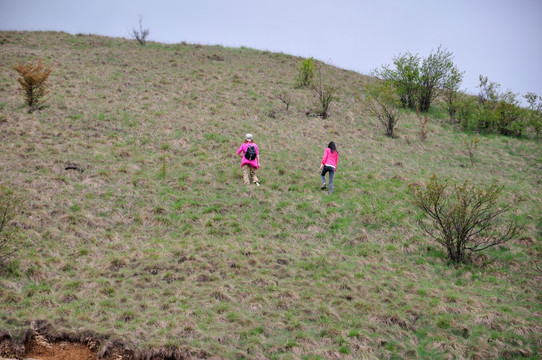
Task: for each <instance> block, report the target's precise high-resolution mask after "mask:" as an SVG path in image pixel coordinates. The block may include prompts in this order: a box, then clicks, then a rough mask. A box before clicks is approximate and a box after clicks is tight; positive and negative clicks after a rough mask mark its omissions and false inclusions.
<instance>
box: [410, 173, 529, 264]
mask: <svg viewBox="0 0 542 360" xmlns="http://www.w3.org/2000/svg"><path fill="white" fill-rule="evenodd" d="M503 189H504V187H503V186H502V185H499V184H497V183H492V184H490V185H487V186H481V187H476V186H474V185H473V184H471V183H470V182H469V181H465V182H464V183H461V184H457V183H454V182H452V181H450V180H448V179H445V180H441V179H439V178H438V177H437V176H435V175H433V176H431V178H430V179H429V181H428V182H427V183H426V184H425V186H419V185H410V191H411V194H412V202H413V204H414V205H415V206H417V207H418V208H420V209H421V210H422V211H423V218H422V219H421V220H420V221H419V224H420V227H421V228H422V230H423V231H424V232H425V233H426V234H427V235H429V236H430V237H431V238H433V239H434V240H436V241H437V242H438V243H439V244H441V245H442V246H444V247H445V248H446V251H447V254H448V258H449V259H450V260H451V261H452V262H454V263H460V262H465V261H466V260H467V258H468V255H469V254H470V253H472V252H477V251H482V250H485V249H487V248H490V247H492V246H496V245H500V244H504V243H506V242H508V241H510V240H511V239H513V238H514V237H516V236H517V235H518V234H519V233H520V231H521V229H522V226H521V225H520V224H519V223H518V222H517V221H514V220H512V221H509V222H506V221H501V217H502V215H504V214H506V213H508V212H509V211H511V210H512V209H513V208H514V207H515V205H516V204H517V203H518V202H519V201H521V198H519V197H516V198H514V199H513V200H511V201H508V202H506V203H504V202H503V203H501V202H499V197H500V195H501V194H502V191H503Z"/></svg>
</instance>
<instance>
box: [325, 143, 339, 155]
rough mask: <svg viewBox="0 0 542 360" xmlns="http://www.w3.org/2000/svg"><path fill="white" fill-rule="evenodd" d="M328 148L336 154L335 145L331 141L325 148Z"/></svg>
mask: <svg viewBox="0 0 542 360" xmlns="http://www.w3.org/2000/svg"><path fill="white" fill-rule="evenodd" d="M327 147H328V148H330V149H331V152H332V153H334V152H338V151H337V146H336V145H335V143H334V142H333V141H332V142H330V143H329V145H328V146H327Z"/></svg>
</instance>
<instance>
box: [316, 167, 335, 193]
mask: <svg viewBox="0 0 542 360" xmlns="http://www.w3.org/2000/svg"><path fill="white" fill-rule="evenodd" d="M327 172H329V182H328V188H329V194H331V193H332V192H333V178H334V177H335V169H334V168H332V167H331V166H324V168H323V169H322V173H321V174H320V177H321V178H322V184H325V183H326V173H327Z"/></svg>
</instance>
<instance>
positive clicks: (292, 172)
mask: <svg viewBox="0 0 542 360" xmlns="http://www.w3.org/2000/svg"><path fill="white" fill-rule="evenodd" d="M0 37H1V38H2V39H3V40H5V42H4V43H3V44H2V45H0V48H1V50H2V51H0V58H1V60H2V61H1V64H2V65H0V81H1V82H2V84H3V85H2V87H1V88H0V98H2V101H1V103H0V104H1V106H0V118H1V119H5V120H6V121H2V122H0V130H1V135H0V136H1V142H0V174H2V177H1V179H0V181H1V182H3V183H8V184H10V185H12V186H15V187H17V188H19V189H24V191H25V192H27V193H28V198H29V201H28V202H27V203H26V208H25V211H24V212H23V213H22V215H21V218H20V219H19V222H18V223H19V225H20V227H21V235H22V237H21V240H20V241H21V243H20V245H21V246H20V250H19V252H18V254H17V259H18V263H14V264H13V265H11V268H10V269H9V270H10V271H7V272H4V273H3V274H2V275H1V276H0V304H1V305H0V329H2V330H8V331H14V332H16V331H21V330H22V329H24V328H25V327H26V326H27V324H28V321H29V320H32V319H36V318H44V319H49V320H50V321H51V322H52V323H53V324H55V326H57V327H59V328H61V329H66V330H81V329H84V330H93V331H96V332H99V333H104V334H110V335H113V336H115V337H118V338H120V339H123V340H124V341H126V342H127V343H128V344H132V345H133V346H137V347H147V346H160V345H173V346H180V347H191V348H201V349H206V350H208V351H210V352H211V353H213V354H216V355H220V356H222V357H225V358H228V359H242V358H246V359H251V358H269V359H327V358H333V357H336V356H341V357H342V358H347V359H348V358H351V359H375V358H388V359H392V358H393V359H399V358H415V357H419V358H424V359H434V358H453V357H455V358H470V357H474V356H479V357H480V358H499V357H501V358H506V357H516V358H520V357H521V356H523V357H524V358H531V359H535V358H538V357H539V356H540V354H541V353H542V351H541V349H540V340H539V335H538V334H540V333H541V332H542V315H541V314H542V308H541V305H540V304H541V303H542V302H541V300H542V299H541V295H540V289H541V288H540V275H538V274H537V273H536V272H535V271H534V270H533V269H532V267H531V266H530V265H529V263H530V262H531V261H532V260H533V253H532V251H531V250H532V249H540V247H541V239H542V238H541V231H540V228H541V225H540V224H541V223H542V220H541V219H542V206H541V205H542V201H541V200H542V196H541V191H540V189H541V187H540V185H541V181H542V180H541V178H540V173H541V170H542V163H541V161H540V159H541V158H542V151H541V150H542V147H541V146H540V142H539V140H537V139H535V138H534V137H531V136H527V137H525V138H521V139H516V138H504V137H501V136H496V135H487V136H480V139H481V141H480V145H479V147H478V149H477V150H476V154H475V159H476V160H475V163H474V166H473V167H471V166H470V161H469V157H468V154H467V153H466V152H465V149H464V145H463V141H464V139H468V138H470V137H472V136H476V135H474V134H468V133H464V132H458V131H456V130H454V128H453V127H452V126H450V125H447V124H446V123H445V121H444V120H445V118H444V117H445V113H444V112H443V111H442V110H441V109H440V108H439V107H435V109H433V110H432V112H431V113H430V117H431V119H432V120H431V121H430V122H429V123H428V128H429V130H430V132H429V133H428V138H427V140H426V141H425V142H421V141H420V140H419V137H418V132H419V122H418V119H417V117H416V115H415V114H414V113H412V112H406V113H405V117H404V119H402V120H401V122H399V124H398V127H397V129H396V131H397V136H398V137H397V138H396V139H389V138H387V137H385V136H384V135H383V130H382V129H381V128H380V127H379V126H377V125H376V123H375V121H374V120H372V119H371V118H369V117H368V116H367V115H366V114H364V113H362V112H361V110H360V104H359V102H358V100H356V99H355V98H354V97H352V95H351V94H357V93H360V92H362V91H363V88H362V84H363V83H364V82H365V81H367V78H366V77H364V76H362V75H359V74H357V73H354V72H350V71H345V70H342V69H338V68H334V67H331V66H325V65H322V64H320V65H321V66H323V67H324V70H325V72H324V73H325V75H326V78H327V79H329V80H332V81H333V82H334V84H335V85H336V86H337V89H338V94H337V95H338V96H339V97H340V99H341V100H340V102H336V103H332V104H331V107H330V116H331V117H330V118H329V119H327V120H322V119H321V118H315V117H307V116H305V112H306V111H309V110H310V109H312V108H314V104H315V97H314V94H313V93H312V92H311V90H309V89H296V88H295V78H296V75H297V73H296V72H297V70H296V68H297V64H298V62H299V61H300V60H301V59H299V58H296V57H292V56H289V55H285V54H272V53H269V52H264V51H258V50H253V49H246V48H241V49H233V48H223V47H220V46H199V45H190V44H174V45H166V44H156V43H149V44H148V45H147V46H145V47H141V46H139V45H137V44H136V43H135V42H133V41H128V40H122V39H111V38H104V37H99V36H86V35H84V36H83V35H81V36H71V35H69V34H64V33H52V32H33V33H26V32H25V33H22V32H1V33H0ZM30 54H31V55H30ZM35 57H41V58H44V59H45V60H46V62H53V72H52V74H51V78H50V84H51V89H50V90H51V92H50V94H49V96H48V98H47V104H48V105H49V106H48V107H47V108H46V109H43V110H41V111H39V112H35V113H33V114H28V113H27V112H26V109H25V107H24V105H23V104H22V102H23V101H22V96H21V94H19V93H18V92H17V82H16V73H15V71H13V70H12V69H11V66H12V65H13V64H16V63H18V62H20V61H26V60H30V59H32V58H35ZM217 59H223V61H222V60H217ZM282 91H284V92H287V93H288V94H290V95H291V97H292V103H291V104H290V109H289V110H288V111H286V110H285V106H284V104H282V103H281V102H280V101H279V100H278V99H276V98H275V94H276V93H278V92H282ZM270 110H274V111H275V115H274V117H270V116H268V114H269V113H270ZM246 133H253V134H254V135H255V140H256V142H257V143H258V145H259V147H260V152H261V163H262V168H261V169H259V170H258V176H259V177H260V180H261V184H262V186H261V187H260V188H256V187H252V186H251V187H245V186H243V185H242V172H241V169H240V161H239V160H240V159H239V158H238V157H237V156H236V155H235V151H236V150H237V148H238V147H239V145H240V143H241V142H242V140H243V137H244V134H246ZM331 140H333V141H335V142H336V143H337V145H338V149H339V151H340V161H339V169H338V172H337V176H336V180H335V189H334V193H333V195H332V196H328V195H327V194H326V193H325V192H322V191H321V190H319V185H320V184H319V183H320V180H319V174H318V167H319V162H320V159H321V156H322V152H323V149H324V147H325V146H326V145H327V143H328V142H329V141H331ZM68 162H70V163H76V164H79V165H80V166H81V167H82V168H83V169H84V171H83V172H82V173H81V172H78V171H67V170H64V168H65V166H64V165H65V164H66V163H68ZM433 173H435V174H437V175H438V176H448V177H451V178H453V179H454V180H457V181H463V180H465V179H469V180H471V181H473V182H474V183H477V184H480V183H485V182H488V181H491V180H498V181H499V182H501V183H502V184H503V185H505V188H506V194H507V196H509V195H508V194H511V193H512V192H518V193H519V194H521V195H523V196H524V197H525V198H526V201H525V202H523V203H522V204H521V206H520V208H519V209H518V210H517V212H516V214H514V215H515V216H517V217H519V218H521V219H524V220H525V221H526V224H527V226H526V232H525V234H524V236H523V237H522V239H516V240H515V241H513V242H511V243H509V244H506V245H505V246H502V247H500V248H495V249H490V250H488V251H485V252H484V253H483V254H482V255H480V256H477V257H476V258H475V260H476V261H475V262H474V263H473V264H466V265H460V266H456V267H454V266H452V265H450V264H449V263H448V261H447V260H446V253H445V251H443V249H442V248H440V247H439V246H438V244H436V243H434V242H432V241H431V240H430V239H429V238H427V237H426V236H425V235H424V233H422V232H421V231H420V229H419V228H418V227H417V225H416V220H417V216H418V215H419V213H418V210H417V209H415V208H414V207H413V206H412V205H411V204H410V195H409V193H408V185H409V184H410V183H422V182H424V181H426V180H427V179H428V178H429V176H430V175H431V174H433Z"/></svg>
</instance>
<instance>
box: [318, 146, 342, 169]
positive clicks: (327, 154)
mask: <svg viewBox="0 0 542 360" xmlns="http://www.w3.org/2000/svg"><path fill="white" fill-rule="evenodd" d="M338 162H339V153H338V152H337V151H335V152H331V149H330V148H326V149H325V150H324V157H323V158H322V165H324V166H325V165H333V166H335V171H337V163H338Z"/></svg>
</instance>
